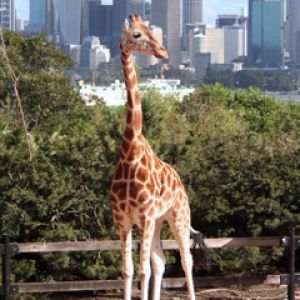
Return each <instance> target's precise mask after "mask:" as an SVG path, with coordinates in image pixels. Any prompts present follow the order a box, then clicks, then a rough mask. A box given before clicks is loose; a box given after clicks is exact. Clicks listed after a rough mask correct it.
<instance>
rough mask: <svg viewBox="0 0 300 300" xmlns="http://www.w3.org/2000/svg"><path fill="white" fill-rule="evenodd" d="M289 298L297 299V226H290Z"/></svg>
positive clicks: (289, 299) (291, 299) (290, 299)
mask: <svg viewBox="0 0 300 300" xmlns="http://www.w3.org/2000/svg"><path fill="white" fill-rule="evenodd" d="M288 251H289V275H290V276H289V277H290V278H289V279H290V280H289V285H288V300H295V227H291V228H290V242H289V250H288Z"/></svg>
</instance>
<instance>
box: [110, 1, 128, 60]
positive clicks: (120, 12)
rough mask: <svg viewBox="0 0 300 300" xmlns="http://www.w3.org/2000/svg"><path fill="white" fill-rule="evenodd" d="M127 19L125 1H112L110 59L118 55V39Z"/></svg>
mask: <svg viewBox="0 0 300 300" xmlns="http://www.w3.org/2000/svg"><path fill="white" fill-rule="evenodd" d="M127 17H128V16H127V0H114V2H113V11H112V48H111V54H112V57H114V56H116V55H118V54H119V44H120V37H121V33H122V28H123V25H124V21H125V19H126V18H127Z"/></svg>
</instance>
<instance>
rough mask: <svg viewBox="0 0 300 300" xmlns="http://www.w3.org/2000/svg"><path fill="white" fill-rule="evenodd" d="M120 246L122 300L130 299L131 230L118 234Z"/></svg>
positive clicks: (131, 276)
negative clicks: (122, 281)
mask: <svg viewBox="0 0 300 300" xmlns="http://www.w3.org/2000/svg"><path fill="white" fill-rule="evenodd" d="M120 239H121V246H122V271H123V277H124V300H130V299H131V290H132V278H133V273H134V269H133V262H132V237H131V228H128V229H127V230H122V231H121V232H120Z"/></svg>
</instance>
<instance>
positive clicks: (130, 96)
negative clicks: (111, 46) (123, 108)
mask: <svg viewBox="0 0 300 300" xmlns="http://www.w3.org/2000/svg"><path fill="white" fill-rule="evenodd" d="M120 47H121V61H122V64H123V71H124V78H125V84H126V90H127V117H126V129H125V132H124V138H123V143H122V152H123V154H127V160H135V159H136V158H137V157H138V156H139V155H140V149H139V147H140V146H139V137H140V136H141V134H142V123H143V116H142V105H141V96H140V92H139V89H138V81H137V75H136V71H135V67H134V64H133V61H132V53H131V51H128V50H127V49H124V47H123V45H122V44H121V45H120Z"/></svg>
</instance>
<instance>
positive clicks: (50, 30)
mask: <svg viewBox="0 0 300 300" xmlns="http://www.w3.org/2000/svg"><path fill="white" fill-rule="evenodd" d="M46 34H47V36H48V39H49V40H50V41H52V42H54V43H56V44H57V43H59V11H58V0H46Z"/></svg>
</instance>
